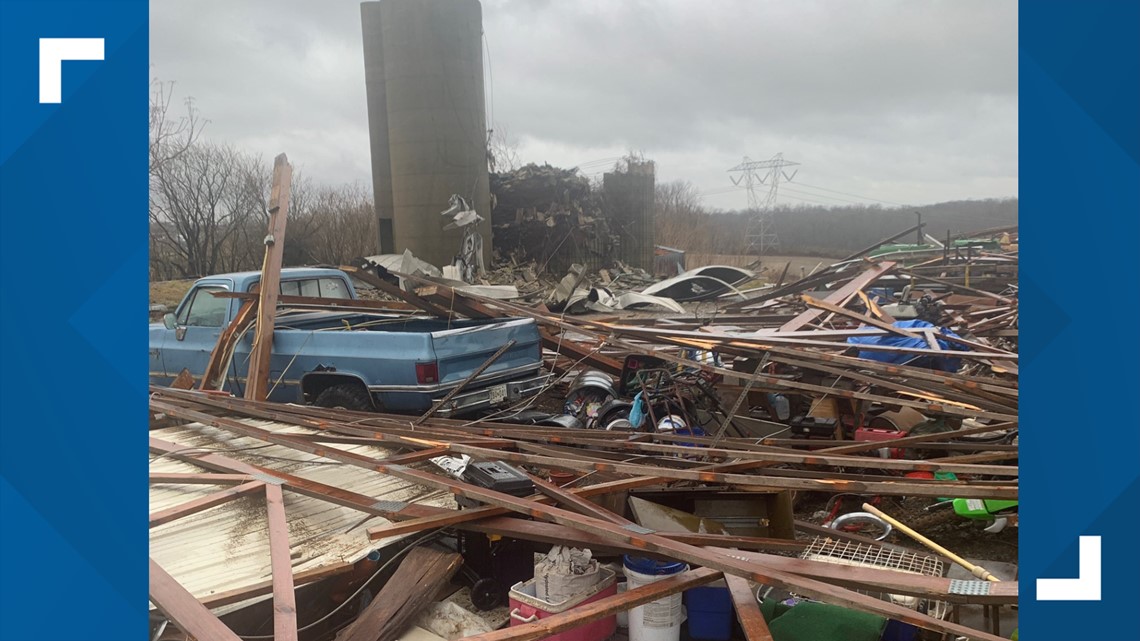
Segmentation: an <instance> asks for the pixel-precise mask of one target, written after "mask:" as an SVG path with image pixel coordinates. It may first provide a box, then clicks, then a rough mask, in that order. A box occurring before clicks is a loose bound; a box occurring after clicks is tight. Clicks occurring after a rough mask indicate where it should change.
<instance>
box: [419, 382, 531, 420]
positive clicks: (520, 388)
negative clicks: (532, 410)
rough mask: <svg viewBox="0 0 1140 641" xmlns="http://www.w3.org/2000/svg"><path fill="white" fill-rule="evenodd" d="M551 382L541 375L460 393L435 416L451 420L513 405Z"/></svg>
mask: <svg viewBox="0 0 1140 641" xmlns="http://www.w3.org/2000/svg"><path fill="white" fill-rule="evenodd" d="M549 380H550V374H539V375H538V376H532V377H530V378H523V379H519V380H515V381H507V382H506V383H499V384H497V385H488V386H487V387H484V388H482V389H477V390H473V391H470V392H460V393H459V394H456V395H455V398H452V399H451V400H450V401H448V402H447V405H444V406H443V407H441V408H439V409H438V410H436V412H435V415H436V416H441V417H443V418H449V417H452V416H456V415H458V414H467V413H470V412H477V411H479V410H487V409H493V408H496V407H503V406H507V405H512V404H514V403H517V402H519V401H521V400H523V399H524V398H528V397H530V396H534V395H535V394H537V393H539V392H540V391H542V388H543V387H544V386H545V385H546V384H547V382H548V381H549ZM500 397H501V398H500Z"/></svg>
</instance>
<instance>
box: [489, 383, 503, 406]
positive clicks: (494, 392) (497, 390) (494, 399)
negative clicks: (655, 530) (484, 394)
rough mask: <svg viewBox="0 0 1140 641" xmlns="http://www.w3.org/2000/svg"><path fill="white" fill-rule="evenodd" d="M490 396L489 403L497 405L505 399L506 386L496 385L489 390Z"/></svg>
mask: <svg viewBox="0 0 1140 641" xmlns="http://www.w3.org/2000/svg"><path fill="white" fill-rule="evenodd" d="M489 394H490V397H491V405H498V404H500V403H502V402H504V401H506V400H507V386H506V385H496V386H494V387H492V388H491V389H490V391H489Z"/></svg>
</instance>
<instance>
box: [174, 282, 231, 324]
mask: <svg viewBox="0 0 1140 641" xmlns="http://www.w3.org/2000/svg"><path fill="white" fill-rule="evenodd" d="M224 291H226V288H225V287H222V286H221V285H203V286H202V287H199V288H197V289H196V290H194V295H193V297H192V298H191V299H190V301H189V302H187V303H186V306H185V307H184V308H183V309H182V312H181V313H180V314H179V319H178V324H179V325H185V326H187V327H221V326H222V324H223V323H225V322H226V306H227V305H228V304H229V299H226V298H218V297H217V296H213V295H212V294H211V293H210V292H224Z"/></svg>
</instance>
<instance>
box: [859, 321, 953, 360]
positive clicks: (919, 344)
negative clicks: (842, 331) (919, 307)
mask: <svg viewBox="0 0 1140 641" xmlns="http://www.w3.org/2000/svg"><path fill="white" fill-rule="evenodd" d="M891 324H892V325H894V326H895V327H898V328H899V329H921V328H926V327H933V328H934V329H937V330H938V332H939V333H940V334H942V335H944V336H953V337H955V338H958V335H957V334H955V333H954V332H952V331H950V330H948V329H946V328H944V327H935V326H934V325H932V324H930V323H928V322H926V321H921V320H904V321H895V322H894V323H891ZM935 341H936V342H937V343H938V346H939V347H940V348H942V349H947V350H954V351H968V349H969V348H967V347H965V346H963V345H959V344H952V343H948V342H946V341H943V340H941V339H935ZM847 343H848V344H850V345H888V346H891V347H914V348H918V349H930V345H928V344H927V342H926V341H925V340H923V339H921V338H907V337H906V336H899V335H897V334H887V335H886V336H852V337H851V338H848V339H847ZM859 358H866V359H868V360H872V361H882V362H884V363H894V364H896V365H914V366H916V367H928V368H930V369H940V370H943V371H945V372H956V371H958V368H959V367H961V365H962V359H960V358H938V357H934V356H919V355H917V354H898V353H894V352H879V351H871V350H860V351H859Z"/></svg>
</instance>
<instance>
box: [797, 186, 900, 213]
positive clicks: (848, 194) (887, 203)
mask: <svg viewBox="0 0 1140 641" xmlns="http://www.w3.org/2000/svg"><path fill="white" fill-rule="evenodd" d="M796 184H797V185H799V186H800V187H809V188H811V189H818V190H820V191H829V192H831V193H833V194H840V195H843V196H851V197H853V198H861V199H863V200H871V201H874V202H877V203H883V204H884V205H896V206H898V207H909V206H910V205H904V204H902V203H896V202H893V201H890V200H881V199H879V198H871V197H870V196H860V195H859V194H852V193H848V192H846V191H838V190H836V189H828V188H827V187H817V186H815V185H809V184H807V183H802V182H800V183H796Z"/></svg>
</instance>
